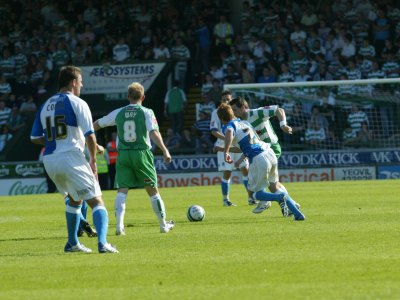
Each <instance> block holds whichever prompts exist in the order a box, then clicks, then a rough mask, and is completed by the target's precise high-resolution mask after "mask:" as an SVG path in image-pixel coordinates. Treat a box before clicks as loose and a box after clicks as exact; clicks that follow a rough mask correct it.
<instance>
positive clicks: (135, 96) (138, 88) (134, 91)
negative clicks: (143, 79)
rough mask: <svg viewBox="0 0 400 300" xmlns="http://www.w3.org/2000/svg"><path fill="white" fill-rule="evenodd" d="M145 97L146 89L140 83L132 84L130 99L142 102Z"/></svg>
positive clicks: (129, 89) (129, 91)
mask: <svg viewBox="0 0 400 300" xmlns="http://www.w3.org/2000/svg"><path fill="white" fill-rule="evenodd" d="M143 95H144V87H143V85H141V84H140V83H139V82H132V83H131V84H130V85H129V86H128V97H129V98H130V99H132V100H140V98H142V96H143Z"/></svg>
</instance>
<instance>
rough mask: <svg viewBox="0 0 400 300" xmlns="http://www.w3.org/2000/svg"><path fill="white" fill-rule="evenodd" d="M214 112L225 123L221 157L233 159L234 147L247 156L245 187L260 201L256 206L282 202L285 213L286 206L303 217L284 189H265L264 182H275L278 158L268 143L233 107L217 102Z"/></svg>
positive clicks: (297, 215) (266, 184) (286, 211)
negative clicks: (236, 117)
mask: <svg viewBox="0 0 400 300" xmlns="http://www.w3.org/2000/svg"><path fill="white" fill-rule="evenodd" d="M217 113H218V117H219V118H220V120H221V122H222V123H223V124H224V125H225V126H224V127H223V133H224V134H225V147H224V151H223V152H224V158H225V161H226V162H227V163H233V160H232V158H231V156H230V154H229V152H230V151H233V150H234V149H237V148H239V149H240V151H241V152H242V153H243V156H246V157H247V158H248V160H249V163H250V165H249V181H248V185H247V189H248V190H249V191H252V192H253V198H255V199H256V200H259V201H260V202H259V206H260V207H261V206H264V205H265V202H267V201H277V202H279V203H280V204H282V202H283V203H284V205H282V206H283V207H284V208H285V209H284V211H285V213H284V214H285V215H286V216H287V215H288V214H289V211H288V209H290V210H291V212H292V213H293V215H294V219H295V220H296V221H303V220H305V217H304V215H303V214H302V213H301V211H300V210H299V209H298V208H297V207H296V205H295V202H294V201H293V199H292V198H290V196H289V195H288V194H287V193H268V192H267V191H266V190H265V188H266V187H267V186H268V185H276V184H277V182H278V180H279V175H278V160H277V158H276V155H275V153H274V151H273V150H272V149H271V147H270V144H268V143H265V142H262V141H261V140H260V138H259V137H258V135H257V133H256V132H255V130H254V129H253V127H252V126H251V125H250V124H249V123H248V122H246V121H241V120H240V119H235V116H234V113H233V110H232V108H231V107H230V106H229V105H228V104H221V105H220V106H219V107H218V111H217ZM232 146H233V147H232Z"/></svg>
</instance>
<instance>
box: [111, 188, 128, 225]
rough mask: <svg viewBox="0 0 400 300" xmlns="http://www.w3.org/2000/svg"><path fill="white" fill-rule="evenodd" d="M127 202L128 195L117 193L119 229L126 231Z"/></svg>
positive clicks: (117, 223)
mask: <svg viewBox="0 0 400 300" xmlns="http://www.w3.org/2000/svg"><path fill="white" fill-rule="evenodd" d="M125 202H126V194H125V193H117V196H116V197H115V203H114V208H115V220H116V227H117V229H124V228H125V227H124V217H125Z"/></svg>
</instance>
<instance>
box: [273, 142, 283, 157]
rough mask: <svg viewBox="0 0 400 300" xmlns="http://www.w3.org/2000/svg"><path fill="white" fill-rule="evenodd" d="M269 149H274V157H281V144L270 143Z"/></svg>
mask: <svg viewBox="0 0 400 300" xmlns="http://www.w3.org/2000/svg"><path fill="white" fill-rule="evenodd" d="M271 149H272V150H274V152H275V155H276V158H278V159H279V157H281V154H282V149H281V145H279V143H276V144H271Z"/></svg>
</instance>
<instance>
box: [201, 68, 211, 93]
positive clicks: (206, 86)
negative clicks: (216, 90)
mask: <svg viewBox="0 0 400 300" xmlns="http://www.w3.org/2000/svg"><path fill="white" fill-rule="evenodd" d="M212 87H213V77H212V75H211V74H210V73H206V74H205V76H204V78H203V82H202V84H201V94H202V95H204V94H207V93H208V92H209V91H210V90H211V88H212Z"/></svg>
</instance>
